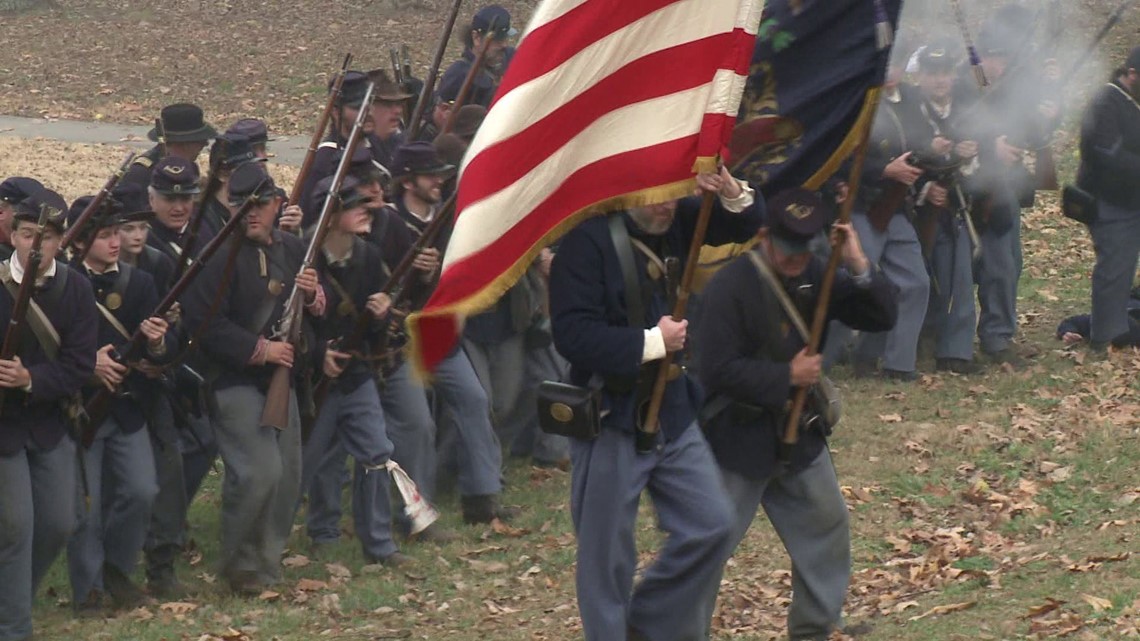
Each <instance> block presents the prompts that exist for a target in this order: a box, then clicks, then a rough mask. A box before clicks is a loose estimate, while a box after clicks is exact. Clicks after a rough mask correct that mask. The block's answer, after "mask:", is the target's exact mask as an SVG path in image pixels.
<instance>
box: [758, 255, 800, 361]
mask: <svg viewBox="0 0 1140 641" xmlns="http://www.w3.org/2000/svg"><path fill="white" fill-rule="evenodd" d="M748 259H749V260H751V261H752V265H753V267H755V268H756V273H758V274H759V275H760V278H761V279H762V280H763V281H764V282H765V283H767V284H768V288H769V289H771V290H772V293H773V294H775V295H776V298H777V299H779V301H780V306H781V307H783V308H784V313H785V314H787V316H788V319H789V320H790V321H792V324H793V325H795V326H796V331H798V332H799V333H800V336H801V337H803V339H804V342H805V343H806V342H810V341H811V338H810V337H811V333H810V332H808V327H807V323H805V322H804V317H803V316H801V315H800V310H798V309H796V306H795V304H794V303H792V299H791V297H789V296H788V292H786V291H784V286H783V285H781V284H780V279H779V278H776V273H775V272H773V271H772V268H771V267H770V266H769V265H768V261H766V260H764V258H763V257H762V256H761V255H760V253H759V252H757V251H756V250H755V249H754V250H752V251H750V252H748Z"/></svg>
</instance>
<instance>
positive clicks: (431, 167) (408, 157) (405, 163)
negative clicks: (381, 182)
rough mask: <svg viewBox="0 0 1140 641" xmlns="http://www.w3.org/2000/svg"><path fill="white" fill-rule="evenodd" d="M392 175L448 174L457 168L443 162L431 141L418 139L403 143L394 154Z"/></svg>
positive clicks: (400, 176)
mask: <svg viewBox="0 0 1140 641" xmlns="http://www.w3.org/2000/svg"><path fill="white" fill-rule="evenodd" d="M391 169H392V177H393V178H402V177H404V176H411V175H437V174H447V173H450V172H451V171H453V170H454V169H455V167H454V166H453V165H449V164H447V163H445V162H443V159H441V158H440V157H439V152H437V151H436V150H435V147H433V146H432V144H431V143H430V142H427V141H416V142H410V143H408V144H406V145H401V146H400V147H398V148H397V149H396V153H394V154H392V168H391Z"/></svg>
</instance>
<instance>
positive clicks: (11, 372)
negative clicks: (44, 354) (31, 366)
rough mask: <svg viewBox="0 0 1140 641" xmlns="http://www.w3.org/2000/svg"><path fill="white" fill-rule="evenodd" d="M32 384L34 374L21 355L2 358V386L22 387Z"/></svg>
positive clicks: (0, 379) (0, 385) (0, 380)
mask: <svg viewBox="0 0 1140 641" xmlns="http://www.w3.org/2000/svg"><path fill="white" fill-rule="evenodd" d="M31 384H32V374H31V372H29V371H28V370H27V368H25V367H24V364H23V363H22V362H21V361H20V357H19V356H13V357H12V360H10V361H6V360H0V387H6V388H9V389H22V388H25V387H27V386H28V385H31Z"/></svg>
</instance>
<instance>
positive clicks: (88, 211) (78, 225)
mask: <svg viewBox="0 0 1140 641" xmlns="http://www.w3.org/2000/svg"><path fill="white" fill-rule="evenodd" d="M134 159H135V154H134V153H133V152H132V153H129V154H127V157H126V159H125V160H123V163H122V164H121V165H119V168H118V169H116V170H115V173H113V174H111V177H110V178H108V179H107V182H105V183H103V188H102V189H100V190H99V193H97V194H95V197H94V198H92V199H91V202H89V203H87V207H85V208H84V209H83V211H82V212H81V213H80V214H79V218H76V219H75V222H73V223H72V224H71V226H70V227H68V228H67V232H66V233H65V234H64V235H63V238H61V239H60V241H59V251H60V252H63V251H66V250H67V248H68V247H70V246H71V243H72V242H74V241H75V237H76V236H78V235H79V231H80V230H81V229H83V228H84V227H85V226H86V225H87V221H89V220H91V217H92V216H94V215H95V213H96V212H97V211H99V208H100V207H102V206H103V201H105V200H107V198H108V197H110V195H111V191H113V190H114V189H115V185H118V184H119V180H121V179H122V177H123V176H124V175H125V174H126V173H127V169H129V168H130V166H131V162H133V161H134ZM88 244H89V245H90V243H88Z"/></svg>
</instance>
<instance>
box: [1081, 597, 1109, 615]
mask: <svg viewBox="0 0 1140 641" xmlns="http://www.w3.org/2000/svg"><path fill="white" fill-rule="evenodd" d="M1081 600H1082V601H1084V602H1085V603H1087V604H1089V605H1091V606H1092V609H1093V612H1104V611H1105V610H1111V609H1112V601H1109V600H1108V599H1102V598H1101V597H1098V596H1093V595H1091V594H1082V595H1081Z"/></svg>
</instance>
